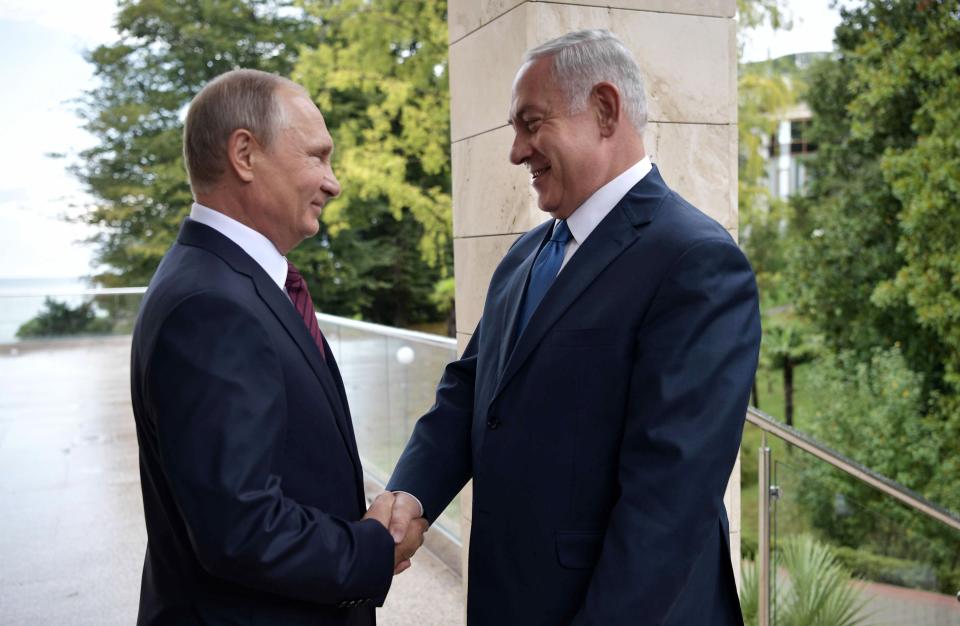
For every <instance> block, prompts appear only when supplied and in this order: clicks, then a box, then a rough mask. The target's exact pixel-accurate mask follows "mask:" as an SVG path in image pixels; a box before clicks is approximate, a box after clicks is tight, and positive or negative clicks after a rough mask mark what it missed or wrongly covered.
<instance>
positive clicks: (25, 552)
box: [0, 337, 464, 626]
mask: <svg viewBox="0 0 960 626" xmlns="http://www.w3.org/2000/svg"><path fill="white" fill-rule="evenodd" d="M129 354H130V340H129V337H117V338H109V339H96V340H76V341H64V342H46V343H38V344H32V345H21V346H18V348H17V352H16V353H12V352H11V350H10V348H9V347H5V348H4V349H3V352H2V354H0V497H2V501H3V516H2V517H0V563H2V566H0V624H11V625H13V624H17V625H19V624H58V625H59V624H71V625H74V626H83V625H87V624H89V625H96V626H108V625H112V624H118V625H120V624H122V625H128V624H132V623H134V622H135V618H136V613H137V601H138V597H139V589H140V571H141V567H142V564H143V554H144V549H145V546H146V531H145V529H144V525H143V508H142V501H141V497H140V483H139V473H138V469H137V440H136V432H135V429H134V422H133V415H132V412H131V408H130V394H129V388H128V386H129V383H128V380H129V362H128V361H129ZM463 612H464V611H463V597H462V592H461V580H460V577H459V575H458V574H456V573H454V572H453V571H451V570H450V569H449V568H447V567H446V566H445V565H443V564H442V563H441V562H440V561H439V560H437V559H436V558H434V557H433V556H432V555H431V554H430V553H429V552H427V551H425V550H424V551H421V552H420V553H419V554H418V555H417V557H415V559H414V566H413V567H412V568H411V569H410V570H408V571H407V572H406V573H404V574H402V575H401V576H400V577H398V578H397V579H396V580H395V581H394V585H393V588H392V590H391V593H390V596H389V598H388V600H387V603H386V605H385V606H384V608H382V609H380V610H379V611H378V616H377V617H378V623H380V624H381V625H386V626H390V625H398V626H399V625H405V624H417V625H419V626H424V625H429V624H438V625H439V624H443V625H447V624H462V623H463Z"/></svg>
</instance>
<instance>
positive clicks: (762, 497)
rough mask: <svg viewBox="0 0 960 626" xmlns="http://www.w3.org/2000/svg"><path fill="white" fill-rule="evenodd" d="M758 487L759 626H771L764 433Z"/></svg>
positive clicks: (767, 471)
mask: <svg viewBox="0 0 960 626" xmlns="http://www.w3.org/2000/svg"><path fill="white" fill-rule="evenodd" d="M758 482H759V485H758V486H757V510H758V511H759V516H760V519H759V524H758V527H757V534H758V535H759V536H758V538H757V559H758V562H757V588H758V590H759V594H760V597H759V598H758V602H757V624H758V626H770V448H768V447H767V433H766V432H764V433H763V435H762V439H761V443H760V473H759V478H758Z"/></svg>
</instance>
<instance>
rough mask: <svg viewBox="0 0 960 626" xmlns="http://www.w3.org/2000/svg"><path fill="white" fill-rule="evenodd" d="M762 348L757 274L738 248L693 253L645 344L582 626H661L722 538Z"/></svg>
mask: <svg viewBox="0 0 960 626" xmlns="http://www.w3.org/2000/svg"><path fill="white" fill-rule="evenodd" d="M759 345H760V321H759V309H758V297H757V290H756V283H755V280H754V276H753V272H752V270H751V268H750V266H749V263H748V262H747V260H746V258H744V256H743V254H742V252H741V251H740V250H739V248H737V247H736V245H734V244H733V242H731V241H721V240H710V241H703V242H700V243H698V244H695V245H694V246H692V247H691V248H690V249H688V250H687V251H686V252H685V253H683V254H682V255H681V256H680V257H679V259H678V260H677V262H676V263H675V264H674V265H673V267H672V269H671V270H670V271H669V272H668V274H667V275H666V276H665V277H664V279H663V282H662V284H661V286H660V287H659V289H658V292H657V295H656V297H655V299H654V301H653V304H652V306H651V309H650V310H649V311H648V312H647V314H646V316H645V318H644V320H643V322H642V324H641V326H640V328H639V331H638V334H637V337H636V357H635V361H634V363H633V371H632V374H631V378H630V397H629V400H628V409H627V414H626V420H625V425H624V433H623V440H622V444H621V449H620V459H619V469H618V474H619V476H618V479H619V484H620V497H619V499H618V500H617V502H616V504H615V506H614V509H613V512H612V515H611V519H610V522H609V525H608V527H607V531H606V534H605V537H604V542H603V547H602V552H601V555H600V558H599V561H598V563H597V566H596V568H595V570H594V573H593V575H592V578H591V581H590V584H589V588H588V592H587V596H586V599H585V602H584V604H583V606H582V607H581V610H580V611H579V613H578V615H577V618H576V620H575V622H574V623H575V624H578V625H585V624H617V623H623V620H624V617H625V616H639V615H642V616H643V621H644V623H649V624H661V623H663V622H664V620H665V619H666V618H667V617H668V616H669V614H670V610H671V607H672V606H673V605H674V603H675V601H676V600H677V598H678V597H679V595H680V593H681V591H682V590H683V588H684V585H685V583H686V581H687V579H688V577H689V575H690V573H691V571H692V569H693V567H694V564H695V563H696V561H697V558H698V557H699V556H700V554H701V553H702V551H703V549H704V546H705V545H706V544H707V543H708V541H709V540H710V538H711V533H714V535H713V537H716V533H718V532H720V531H719V523H720V522H719V520H720V515H721V513H720V512H721V507H722V506H723V493H724V490H725V488H726V485H727V481H728V478H729V476H730V472H731V471H732V469H733V465H734V462H735V460H736V456H737V451H738V448H739V444H740V438H741V435H742V431H743V423H744V418H745V412H746V406H747V402H748V399H749V392H750V387H751V384H752V381H753V376H754V373H755V371H756V365H757V355H758V351H759Z"/></svg>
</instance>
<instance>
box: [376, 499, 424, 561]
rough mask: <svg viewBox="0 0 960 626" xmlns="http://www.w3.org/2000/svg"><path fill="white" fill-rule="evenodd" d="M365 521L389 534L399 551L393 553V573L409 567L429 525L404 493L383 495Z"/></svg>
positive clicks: (417, 506)
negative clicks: (375, 521)
mask: <svg viewBox="0 0 960 626" xmlns="http://www.w3.org/2000/svg"><path fill="white" fill-rule="evenodd" d="M363 519H375V520H377V521H378V522H380V523H381V524H383V527H384V528H386V529H387V530H389V531H390V535H391V536H392V537H393V541H394V543H395V544H396V547H395V548H394V551H393V573H394V575H396V574H399V573H400V572H402V571H404V570H405V569H407V568H408V567H410V557H412V556H413V555H414V553H416V551H417V549H418V548H419V547H420V546H421V545H423V534H424V533H425V532H427V527H428V526H429V523H428V522H427V520H426V519H424V518H423V517H421V516H420V505H419V504H418V503H417V501H416V500H415V499H414V498H412V497H411V496H409V495H408V494H405V493H390V492H384V493H381V494H380V495H379V496H377V498H376V499H375V500H374V501H373V504H371V505H370V508H369V509H367V513H366V514H365V515H364V516H363Z"/></svg>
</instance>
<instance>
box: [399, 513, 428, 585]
mask: <svg viewBox="0 0 960 626" xmlns="http://www.w3.org/2000/svg"><path fill="white" fill-rule="evenodd" d="M394 509H396V505H394ZM427 526H429V524H428V523H427V520H426V519H424V518H422V517H418V518H416V519H413V520H411V521H410V523H409V524H408V525H407V534H406V535H404V537H403V540H402V541H400V543H398V544H397V547H396V548H395V549H394V551H393V563H394V568H393V575H394V576H396V575H397V574H399V573H400V572H402V571H404V570H406V569H407V568H408V567H410V558H411V557H412V556H413V555H414V553H416V551H417V550H418V549H419V548H420V546H422V545H423V534H424V533H425V532H427Z"/></svg>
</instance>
